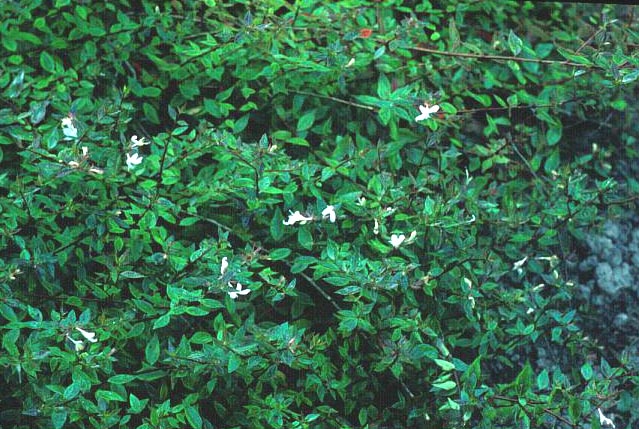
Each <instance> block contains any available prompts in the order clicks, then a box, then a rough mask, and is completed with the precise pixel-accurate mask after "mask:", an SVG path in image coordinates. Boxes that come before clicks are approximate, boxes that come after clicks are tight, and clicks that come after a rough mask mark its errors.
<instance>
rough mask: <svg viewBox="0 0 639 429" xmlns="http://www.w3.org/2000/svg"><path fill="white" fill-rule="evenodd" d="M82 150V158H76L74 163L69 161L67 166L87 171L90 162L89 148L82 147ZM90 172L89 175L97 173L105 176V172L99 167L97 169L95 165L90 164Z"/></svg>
mask: <svg viewBox="0 0 639 429" xmlns="http://www.w3.org/2000/svg"><path fill="white" fill-rule="evenodd" d="M81 150H82V156H81V157H80V158H76V159H75V160H73V161H68V162H67V163H66V164H67V165H68V166H69V167H71V168H76V169H79V168H83V169H85V170H86V166H87V163H88V160H89V148H88V147H86V146H82V148H81ZM60 162H62V163H63V162H64V161H62V160H60ZM88 167H89V168H88V171H89V173H95V174H104V170H103V169H101V168H98V167H95V166H93V165H90V164H88Z"/></svg>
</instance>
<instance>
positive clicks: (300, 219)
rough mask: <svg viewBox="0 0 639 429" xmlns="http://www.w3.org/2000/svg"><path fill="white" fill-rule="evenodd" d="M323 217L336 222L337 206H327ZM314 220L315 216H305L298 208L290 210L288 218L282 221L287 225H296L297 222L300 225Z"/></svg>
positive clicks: (323, 211)
mask: <svg viewBox="0 0 639 429" xmlns="http://www.w3.org/2000/svg"><path fill="white" fill-rule="evenodd" d="M322 219H328V221H329V222H331V223H335V221H336V220H337V213H335V207H334V206H326V208H325V209H324V210H322ZM314 220H315V218H314V217H313V216H305V215H303V214H302V213H300V212H299V210H298V211H296V212H293V211H289V215H288V219H285V220H283V221H282V223H283V224H284V225H287V226H292V225H295V224H296V223H299V224H300V225H304V224H306V223H308V222H312V221H314Z"/></svg>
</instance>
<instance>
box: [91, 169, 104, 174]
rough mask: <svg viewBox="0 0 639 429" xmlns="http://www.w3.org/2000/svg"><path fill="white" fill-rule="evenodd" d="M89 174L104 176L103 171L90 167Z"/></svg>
mask: <svg viewBox="0 0 639 429" xmlns="http://www.w3.org/2000/svg"><path fill="white" fill-rule="evenodd" d="M89 173H95V174H104V170H103V169H101V168H97V167H91V168H89Z"/></svg>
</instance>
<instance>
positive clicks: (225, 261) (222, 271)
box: [220, 256, 229, 275]
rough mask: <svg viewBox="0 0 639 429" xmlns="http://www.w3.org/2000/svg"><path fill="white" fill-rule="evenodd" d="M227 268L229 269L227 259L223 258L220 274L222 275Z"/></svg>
mask: <svg viewBox="0 0 639 429" xmlns="http://www.w3.org/2000/svg"><path fill="white" fill-rule="evenodd" d="M228 267H229V258H227V257H226V256H225V257H223V258H222V265H220V274H221V275H224V273H226V269H227V268H228Z"/></svg>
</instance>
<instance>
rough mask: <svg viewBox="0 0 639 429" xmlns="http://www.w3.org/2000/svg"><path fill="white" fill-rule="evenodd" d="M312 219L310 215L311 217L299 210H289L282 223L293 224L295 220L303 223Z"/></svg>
mask: <svg viewBox="0 0 639 429" xmlns="http://www.w3.org/2000/svg"><path fill="white" fill-rule="evenodd" d="M312 220H313V217H312V216H311V217H308V216H304V215H303V214H302V213H300V212H299V210H298V211H296V212H295V213H293V212H292V211H290V210H289V215H288V219H287V220H283V221H282V223H283V224H284V225H295V223H296V222H299V223H300V224H302V225H304V224H305V223H306V222H310V221H312Z"/></svg>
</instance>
